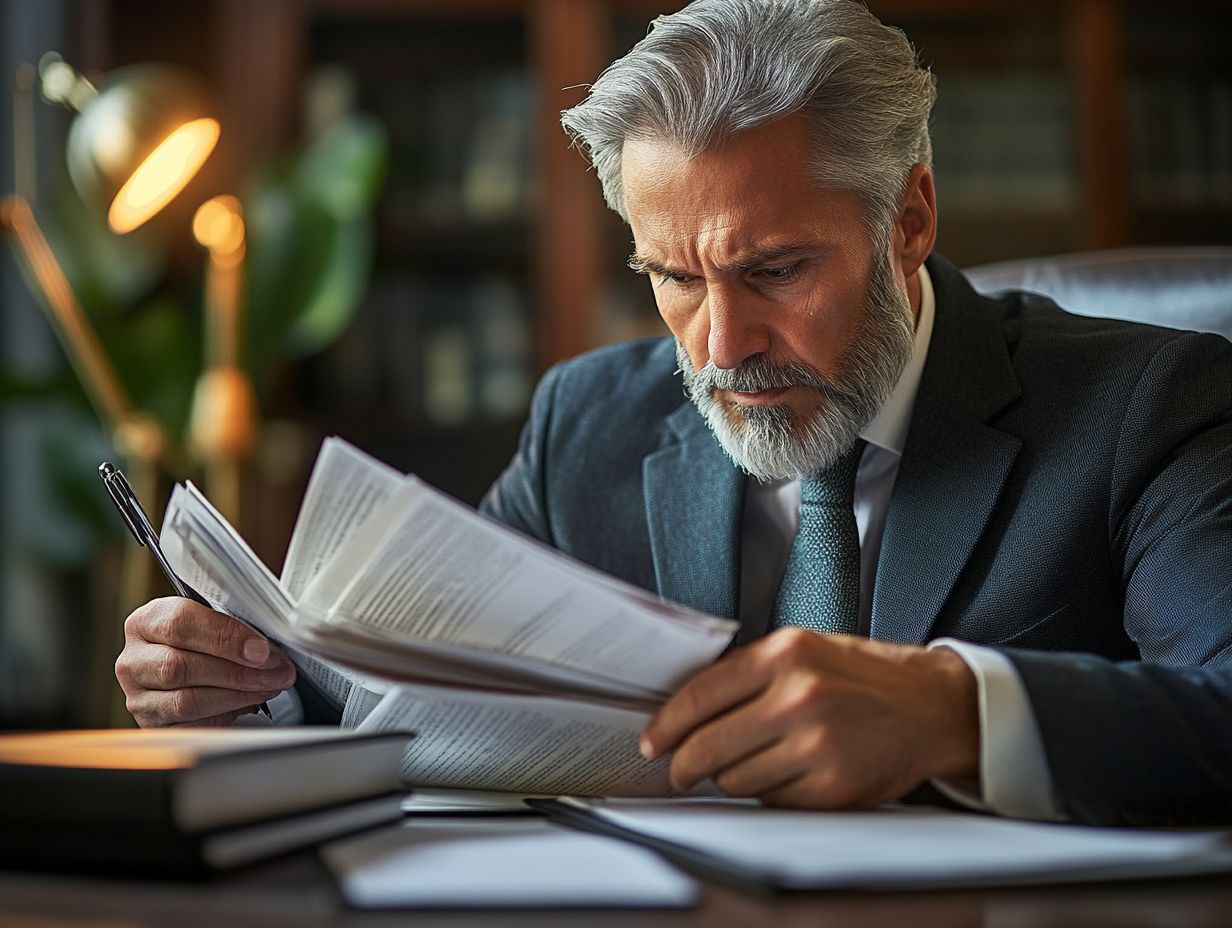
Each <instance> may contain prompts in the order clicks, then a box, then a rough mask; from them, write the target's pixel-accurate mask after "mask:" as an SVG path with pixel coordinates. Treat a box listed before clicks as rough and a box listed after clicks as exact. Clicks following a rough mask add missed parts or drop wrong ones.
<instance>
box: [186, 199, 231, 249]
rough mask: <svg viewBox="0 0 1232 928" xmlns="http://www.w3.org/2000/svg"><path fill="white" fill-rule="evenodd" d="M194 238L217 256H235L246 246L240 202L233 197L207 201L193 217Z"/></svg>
mask: <svg viewBox="0 0 1232 928" xmlns="http://www.w3.org/2000/svg"><path fill="white" fill-rule="evenodd" d="M192 229H193V237H194V238H196V240H197V241H198V242H199V243H200V244H202V245H204V246H205V247H206V248H208V249H210V251H212V252H214V253H215V254H216V255H230V254H235V253H236V252H237V251H239V250H240V248H242V247H243V245H244V219H243V211H242V208H241V206H240V201H239V200H237V199H236V198H235V197H233V196H219V197H214V198H213V199H210V200H206V201H205V202H204V203H202V204H201V205H200V206H199V207H198V208H197V213H196V215H194V216H193V226H192Z"/></svg>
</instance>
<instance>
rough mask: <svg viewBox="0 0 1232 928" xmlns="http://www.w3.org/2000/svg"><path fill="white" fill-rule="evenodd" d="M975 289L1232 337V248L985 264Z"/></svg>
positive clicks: (971, 274) (975, 274) (976, 271)
mask: <svg viewBox="0 0 1232 928" xmlns="http://www.w3.org/2000/svg"><path fill="white" fill-rule="evenodd" d="M965 273H966V275H967V277H968V278H970V280H971V283H972V285H973V286H974V287H975V289H976V290H979V291H980V292H982V293H993V292H996V291H997V290H1005V289H1008V288H1014V289H1020V290H1031V291H1034V292H1035V293H1042V294H1044V295H1045V296H1047V297H1050V298H1052V299H1053V300H1055V301H1056V302H1057V304H1058V305H1060V306H1061V307H1063V308H1064V309H1068V310H1069V311H1070V312H1074V313H1078V314H1080V315H1083V316H1102V317H1106V318H1112V319H1128V320H1130V321H1132V322H1149V323H1151V324H1152V325H1162V326H1168V327H1169V328H1173V329H1194V330H1196V331H1199V332H1217V333H1219V334H1220V335H1222V336H1224V337H1225V338H1228V339H1232V247H1230V246H1223V245H1217V246H1209V247H1182V248H1126V249H1120V250H1115V251H1091V252H1085V253H1080V254H1071V255H1058V256H1056V257H1049V258H1028V259H1024V260H1019V261H1006V262H1003V263H1000V264H986V265H983V266H981V267H976V268H971V269H969V270H967V271H966V272H965Z"/></svg>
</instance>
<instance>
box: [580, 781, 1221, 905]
mask: <svg viewBox="0 0 1232 928" xmlns="http://www.w3.org/2000/svg"><path fill="white" fill-rule="evenodd" d="M563 801H564V802H566V803H567V804H570V805H572V806H574V807H576V808H579V809H586V810H590V811H592V812H594V813H595V814H597V815H598V816H600V817H602V818H603V819H604V820H605V821H607V822H610V823H612V824H615V825H618V826H620V827H622V828H625V829H628V830H630V831H633V832H637V833H639V834H641V835H646V836H651V837H654V838H656V839H659V840H662V841H668V842H671V843H672V844H676V845H680V846H683V847H686V848H690V849H692V850H694V851H698V852H700V853H702V854H704V855H706V856H708V857H710V858H713V859H716V860H721V861H724V862H726V863H727V864H728V865H729V866H731V867H734V868H738V869H740V870H742V871H744V872H747V873H748V874H749V875H750V877H752V878H754V879H758V880H761V881H765V882H771V883H776V884H778V885H780V886H783V887H786V888H796V889H827V888H917V887H933V886H976V885H989V884H1005V885H1011V884H1029V883H1044V882H1068V881H1074V880H1082V879H1096V878H1116V877H1119V876H1128V875H1142V876H1147V875H1151V874H1156V873H1158V874H1161V875H1171V874H1173V873H1178V872H1212V871H1215V870H1219V869H1229V870H1232V843H1230V842H1229V833H1228V832H1192V831H1189V832H1184V831H1182V832H1163V831H1143V830H1129V829H1119V828H1091V827H1086V826H1081V825H1059V824H1045V823H1037V822H1023V821H1014V820H1010V819H1002V818H994V817H991V816H984V815H975V814H970V813H963V812H951V811H948V810H942V809H926V808H910V807H907V808H886V809H880V810H877V811H872V812H805V811H790V810H778V809H767V808H764V807H762V806H760V805H758V804H756V803H752V802H744V801H732V800H713V799H676V800H654V799H646V800H638V799H599V800H575V799H567V800H563Z"/></svg>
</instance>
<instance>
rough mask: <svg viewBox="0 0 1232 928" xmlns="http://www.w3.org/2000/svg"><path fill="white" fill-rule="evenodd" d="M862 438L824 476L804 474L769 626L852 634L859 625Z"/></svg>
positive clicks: (856, 630) (821, 474)
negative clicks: (858, 481) (857, 495)
mask: <svg viewBox="0 0 1232 928" xmlns="http://www.w3.org/2000/svg"><path fill="white" fill-rule="evenodd" d="M864 444H865V443H864V441H863V440H860V441H857V442H856V443H855V445H854V446H853V447H852V449H851V450H850V451H848V452H847V453H846V454H845V455H843V456H842V457H841V458H839V460H838V461H836V462H835V464H834V465H833V466H832V467H831V468H830V469H829V470H826V471H823V472H821V473H820V474H814V475H811V476H808V477H801V478H800V530H799V531H798V532H797V533H796V540H795V542H794V543H793V544H792V546H791V556H790V557H789V558H788V559H787V570H786V571H785V572H784V574H783V582H782V584H781V585H780V586H779V594H778V597H777V598H776V599H775V602H774V614H773V616H772V621H771V626H772V627H773V628H781V627H783V626H787V625H795V626H799V627H800V628H807V629H808V630H809V631H814V632H825V633H830V634H840V635H854V634H856V633H857V632H858V631H859V628H860V535H859V533H858V531H857V530H856V516H855V512H854V505H855V488H856V471H857V469H858V468H859V466H860V453H861V452H862V451H863V450H864Z"/></svg>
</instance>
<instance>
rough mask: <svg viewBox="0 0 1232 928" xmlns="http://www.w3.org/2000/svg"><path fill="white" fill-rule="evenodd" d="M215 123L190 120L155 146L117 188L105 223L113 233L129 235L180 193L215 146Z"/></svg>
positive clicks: (216, 128)
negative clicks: (131, 174) (130, 175)
mask: <svg viewBox="0 0 1232 928" xmlns="http://www.w3.org/2000/svg"><path fill="white" fill-rule="evenodd" d="M219 131H220V128H219V125H218V120H216V119H209V118H205V119H194V120H193V121H192V122H187V123H185V124H184V125H182V126H180V127H179V128H178V129H176V130H175V131H174V132H172V133H171V134H170V135H169V136H167V137H166V138H165V139H163V140H162V142H160V143H159V145H158V147H157V148H155V149H154V151H152V152H150V155H149V157H147V158H146V159H145V161H143V162H141V165H140V166H139V167H138V168H137V170H135V171H134V172H133V176H132V177H130V178H129V179H128V180H127V181H126V182H125V184H124V186H123V187H121V188H120V192H119V193H117V194H116V197H115V199H114V200H113V201H112V202H111V209H110V210H109V211H108V213H107V223H108V225H110V226H111V229H112V231H113V232H119V233H121V234H123V233H125V232H131V231H132V230H133V229H135V228H137V227H138V226H139V225H141V224H142V223H143V222H145V221H146V220H147V219H149V218H150V217H151V216H153V215H154V214H155V213H157V212H158V211H159V210H160V209H162V208H163V207H164V206H166V205H167V204H168V203H169V202H170V201H171V199H172V198H173V197H174V196H175V195H176V194H177V193H179V192H180V191H181V190H183V189H184V186H185V184H187V183H188V182H189V181H190V180H191V179H192V177H193V175H194V174H196V173H197V171H198V169H199V168H200V167H201V165H202V164H204V163H205V159H206V158H208V157H209V156H210V152H212V151H213V150H214V146H215V145H216V144H217V143H218V133H219Z"/></svg>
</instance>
